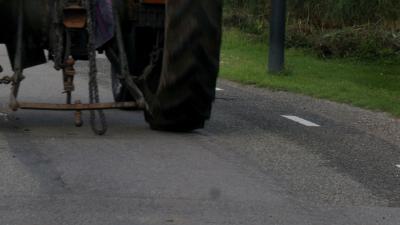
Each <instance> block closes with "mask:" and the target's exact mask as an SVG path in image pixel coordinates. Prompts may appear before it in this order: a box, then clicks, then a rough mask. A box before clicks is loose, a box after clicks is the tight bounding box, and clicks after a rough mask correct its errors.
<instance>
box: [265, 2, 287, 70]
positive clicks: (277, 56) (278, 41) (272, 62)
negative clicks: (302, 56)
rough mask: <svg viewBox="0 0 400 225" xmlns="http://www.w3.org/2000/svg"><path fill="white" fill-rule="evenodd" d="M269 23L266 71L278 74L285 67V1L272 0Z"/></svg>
mask: <svg viewBox="0 0 400 225" xmlns="http://www.w3.org/2000/svg"><path fill="white" fill-rule="evenodd" d="M270 21H271V23H270V34H269V35H270V42H269V45H270V49H269V66H268V71H269V72H270V73H279V72H282V71H283V70H284V66H285V30H286V27H285V22H286V0H272V13H271V20H270Z"/></svg>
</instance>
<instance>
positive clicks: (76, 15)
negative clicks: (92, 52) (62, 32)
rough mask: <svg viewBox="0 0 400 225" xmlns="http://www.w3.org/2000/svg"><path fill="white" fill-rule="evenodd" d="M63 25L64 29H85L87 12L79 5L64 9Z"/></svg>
mask: <svg viewBox="0 0 400 225" xmlns="http://www.w3.org/2000/svg"><path fill="white" fill-rule="evenodd" d="M63 11H64V19H63V23H64V26H65V27H66V28H73V29H82V28H85V27H86V21H87V12H86V9H85V8H84V7H82V6H81V5H80V4H77V3H73V4H71V5H68V6H66V7H65V8H64V10H63Z"/></svg>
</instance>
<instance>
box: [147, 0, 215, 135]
mask: <svg viewBox="0 0 400 225" xmlns="http://www.w3.org/2000/svg"><path fill="white" fill-rule="evenodd" d="M221 17H222V0H175V1H168V4H167V7H166V27H165V37H164V39H165V40H164V52H163V59H162V63H160V65H162V67H161V69H160V72H159V73H158V74H154V73H153V74H152V76H150V77H151V78H150V79H149V80H147V81H145V84H144V86H145V87H144V88H142V89H143V92H144V95H145V98H146V101H147V103H148V105H149V108H148V110H147V111H146V112H145V117H146V121H147V122H148V123H149V124H150V126H151V128H152V129H156V130H166V131H178V132H187V131H192V130H195V129H199V128H203V127H204V123H205V121H206V120H208V119H209V118H210V114H211V108H212V103H213V101H214V99H215V87H216V80H217V76H218V71H219V57H220V47H221V19H222V18H221ZM149 86H150V87H151V88H149Z"/></svg>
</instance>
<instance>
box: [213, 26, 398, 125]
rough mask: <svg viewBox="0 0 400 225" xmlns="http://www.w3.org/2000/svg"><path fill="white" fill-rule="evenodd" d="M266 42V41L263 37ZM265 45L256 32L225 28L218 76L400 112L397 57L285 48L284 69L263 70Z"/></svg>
mask: <svg viewBox="0 0 400 225" xmlns="http://www.w3.org/2000/svg"><path fill="white" fill-rule="evenodd" d="M265 43H266V41H265ZM267 56H268V46H267V45H266V44H264V43H263V41H261V38H260V37H255V36H251V35H248V34H244V33H241V32H239V31H238V30H234V29H229V30H225V34H224V38H223V47H222V59H221V60H222V61H221V77H222V78H225V79H228V80H232V81H237V82H240V83H244V84H251V85H256V86H259V87H266V88H269V89H273V90H282V91H290V92H296V93H302V94H305V95H310V96H314V97H318V98H323V99H329V100H333V101H337V102H342V103H349V104H352V105H355V106H359V107H363V108H367V109H371V110H377V111H385V112H388V113H391V114H392V115H394V116H397V117H400V63H399V62H398V63H395V62H393V61H392V62H385V61H383V60H379V61H370V62H358V61H356V60H352V59H329V60H324V59H319V58H317V57H315V56H312V55H311V54H308V53H306V52H304V51H301V50H294V49H290V50H287V52H286V68H287V69H286V71H285V72H284V73H283V74H280V75H271V74H268V73H267V72H266V65H267V60H268V59H267Z"/></svg>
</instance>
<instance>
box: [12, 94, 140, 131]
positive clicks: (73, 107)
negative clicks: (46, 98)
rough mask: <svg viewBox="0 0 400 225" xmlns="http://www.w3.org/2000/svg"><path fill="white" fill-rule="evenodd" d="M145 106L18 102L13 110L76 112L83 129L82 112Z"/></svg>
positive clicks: (131, 103)
mask: <svg viewBox="0 0 400 225" xmlns="http://www.w3.org/2000/svg"><path fill="white" fill-rule="evenodd" d="M144 108H145V106H144V105H141V104H138V103H137V102H109V103H91V104H83V103H81V101H79V100H78V101H75V104H52V103H35V102H17V103H16V107H15V108H13V110H15V111H16V110H18V109H28V110H52V111H75V125H76V126H77V127H81V126H82V125H83V121H82V111H96V110H107V109H131V110H143V109H144Z"/></svg>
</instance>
